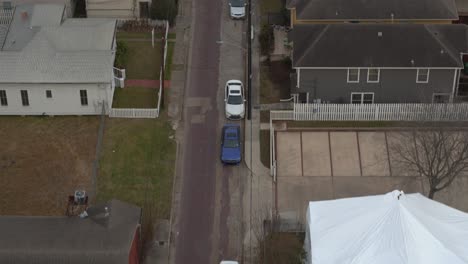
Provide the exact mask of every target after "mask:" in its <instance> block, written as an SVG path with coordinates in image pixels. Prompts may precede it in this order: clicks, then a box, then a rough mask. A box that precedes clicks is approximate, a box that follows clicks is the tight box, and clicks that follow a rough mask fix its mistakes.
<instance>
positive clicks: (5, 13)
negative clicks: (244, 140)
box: [0, 9, 13, 25]
mask: <svg viewBox="0 0 468 264" xmlns="http://www.w3.org/2000/svg"><path fill="white" fill-rule="evenodd" d="M12 18H13V9H0V25H10V23H11V19H12Z"/></svg>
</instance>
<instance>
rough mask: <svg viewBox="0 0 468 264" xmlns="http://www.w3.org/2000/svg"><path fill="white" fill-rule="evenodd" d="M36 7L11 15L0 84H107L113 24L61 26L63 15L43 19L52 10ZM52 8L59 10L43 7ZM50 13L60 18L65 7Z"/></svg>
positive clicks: (0, 64) (69, 22)
mask: <svg viewBox="0 0 468 264" xmlns="http://www.w3.org/2000/svg"><path fill="white" fill-rule="evenodd" d="M37 6H38V5H22V6H18V7H17V8H16V10H15V14H14V18H13V21H12V23H11V26H10V30H9V31H8V34H7V36H6V40H5V42H4V45H3V48H2V50H1V51H0V82H2V83H109V82H110V81H111V79H112V67H113V59H114V52H113V51H112V45H113V41H114V34H115V24H116V21H115V20H114V19H67V20H65V21H63V22H62V20H61V19H62V18H61V17H62V16H61V15H60V18H58V16H56V15H55V16H51V18H50V19H46V18H44V17H42V16H44V15H47V14H48V13H49V12H50V10H48V11H47V10H46V9H44V8H38V7H37ZM50 6H54V7H57V5H45V7H50ZM52 10H55V11H56V12H59V11H58V10H62V12H63V6H61V9H57V8H53V9H52ZM24 12H27V15H26V16H25V15H24V14H23V13H24ZM56 12H55V13H56ZM53 13H54V12H53ZM55 13H54V14H55ZM38 16H41V17H40V18H36V17H38ZM33 24H34V25H33ZM0 35H1V34H0Z"/></svg>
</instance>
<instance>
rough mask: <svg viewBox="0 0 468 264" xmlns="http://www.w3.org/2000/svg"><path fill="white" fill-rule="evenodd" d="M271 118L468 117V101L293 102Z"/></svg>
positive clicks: (427, 119) (321, 119) (451, 118)
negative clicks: (388, 102) (433, 102)
mask: <svg viewBox="0 0 468 264" xmlns="http://www.w3.org/2000/svg"><path fill="white" fill-rule="evenodd" d="M270 118H271V119H272V120H296V121H467V120H468V104H466V103H456V104H294V105H293V110H286V111H271V112H270Z"/></svg>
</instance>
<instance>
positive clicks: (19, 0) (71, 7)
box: [0, 0, 78, 17]
mask: <svg viewBox="0 0 468 264" xmlns="http://www.w3.org/2000/svg"><path fill="white" fill-rule="evenodd" d="M77 1H78V0H0V9H3V10H13V9H14V8H15V7H16V6H18V5H23V4H64V5H65V15H66V16H67V17H73V13H74V12H75V7H76V2H77Z"/></svg>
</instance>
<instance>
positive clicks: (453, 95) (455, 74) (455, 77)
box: [449, 69, 460, 103]
mask: <svg viewBox="0 0 468 264" xmlns="http://www.w3.org/2000/svg"><path fill="white" fill-rule="evenodd" d="M459 71H460V69H455V70H454V71H453V87H452V96H450V100H449V102H450V103H453V101H454V99H455V97H456V95H457V94H456V91H458V89H456V87H457V75H458V74H457V73H458V72H459Z"/></svg>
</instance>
